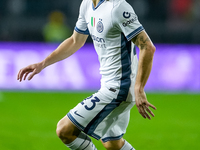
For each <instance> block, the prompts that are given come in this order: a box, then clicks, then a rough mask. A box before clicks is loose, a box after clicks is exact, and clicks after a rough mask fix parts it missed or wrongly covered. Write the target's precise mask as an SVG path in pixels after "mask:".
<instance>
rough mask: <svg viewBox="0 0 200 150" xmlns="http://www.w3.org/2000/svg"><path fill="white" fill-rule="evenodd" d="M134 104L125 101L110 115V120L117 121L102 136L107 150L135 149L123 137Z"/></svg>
mask: <svg viewBox="0 0 200 150" xmlns="http://www.w3.org/2000/svg"><path fill="white" fill-rule="evenodd" d="M134 104H135V102H123V103H121V104H120V105H119V107H118V108H116V109H115V110H114V111H113V112H112V113H111V114H110V116H109V117H108V120H110V119H113V120H115V122H113V124H112V125H111V126H110V128H109V129H108V131H107V133H106V134H105V135H104V136H103V137H102V138H101V142H102V144H103V146H104V147H105V148H106V149H107V150H134V148H133V147H132V146H131V144H129V143H128V142H127V141H126V140H124V139H123V138H122V137H123V135H124V134H125V133H126V128H127V126H128V123H129V118H130V109H131V108H132V107H133V105H134Z"/></svg>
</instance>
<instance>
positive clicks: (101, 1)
mask: <svg viewBox="0 0 200 150" xmlns="http://www.w3.org/2000/svg"><path fill="white" fill-rule="evenodd" d="M104 1H105V0H100V1H99V3H98V4H97V6H96V7H94V4H93V3H92V9H93V10H96V9H97V8H98V7H99V6H100V5H101V4H102V3H103V2H104Z"/></svg>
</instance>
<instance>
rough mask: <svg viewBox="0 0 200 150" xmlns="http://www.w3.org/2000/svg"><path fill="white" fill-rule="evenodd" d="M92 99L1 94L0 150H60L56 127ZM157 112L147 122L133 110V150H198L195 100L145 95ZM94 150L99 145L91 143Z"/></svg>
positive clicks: (198, 98) (100, 148) (199, 120)
mask: <svg viewBox="0 0 200 150" xmlns="http://www.w3.org/2000/svg"><path fill="white" fill-rule="evenodd" d="M91 94H92V93H62V92H60V93H59V92H57V93H56V92H38V93H37V92H1V93H0V150H65V149H68V148H66V147H65V145H64V144H62V142H61V141H60V140H59V139H58V138H57V136H56V132H55V129H56V124H57V122H58V121H59V120H60V119H61V118H62V117H63V116H65V115H66V113H67V112H68V111H69V110H70V109H71V108H73V107H74V106H75V105H76V104H77V103H79V102H80V101H81V100H83V99H84V98H86V97H88V96H90V95H91ZM147 97H148V100H149V102H151V103H152V104H154V105H155V106H156V107H157V110H156V111H154V114H155V117H154V118H152V120H147V119H143V118H142V117H141V116H140V114H139V113H138V112H137V108H136V107H135V106H134V107H133V109H132V111H131V120H130V123H129V126H128V129H127V133H126V134H125V136H124V138H125V139H126V140H127V141H129V143H131V144H132V145H133V146H134V148H136V150H147V149H148V150H169V149H170V150H188V149H190V150H193V149H194V150H197V149H200V145H199V141H200V117H199V115H200V109H199V106H200V94H147ZM93 142H94V143H95V145H96V147H97V149H98V150H104V148H103V146H102V145H101V143H100V141H96V140H95V139H93Z"/></svg>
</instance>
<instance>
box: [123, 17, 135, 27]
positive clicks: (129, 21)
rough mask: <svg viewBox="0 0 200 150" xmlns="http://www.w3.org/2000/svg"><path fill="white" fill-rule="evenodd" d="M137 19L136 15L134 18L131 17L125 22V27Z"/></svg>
mask: <svg viewBox="0 0 200 150" xmlns="http://www.w3.org/2000/svg"><path fill="white" fill-rule="evenodd" d="M136 20H137V16H135V17H134V18H131V19H130V20H128V21H126V22H123V23H122V25H123V26H124V27H126V26H128V25H129V24H132V23H133V22H135V21H136Z"/></svg>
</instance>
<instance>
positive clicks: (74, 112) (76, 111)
mask: <svg viewBox="0 0 200 150" xmlns="http://www.w3.org/2000/svg"><path fill="white" fill-rule="evenodd" d="M74 114H75V115H77V116H79V117H81V118H84V117H83V116H81V115H80V114H78V113H77V111H75V112H74Z"/></svg>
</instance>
